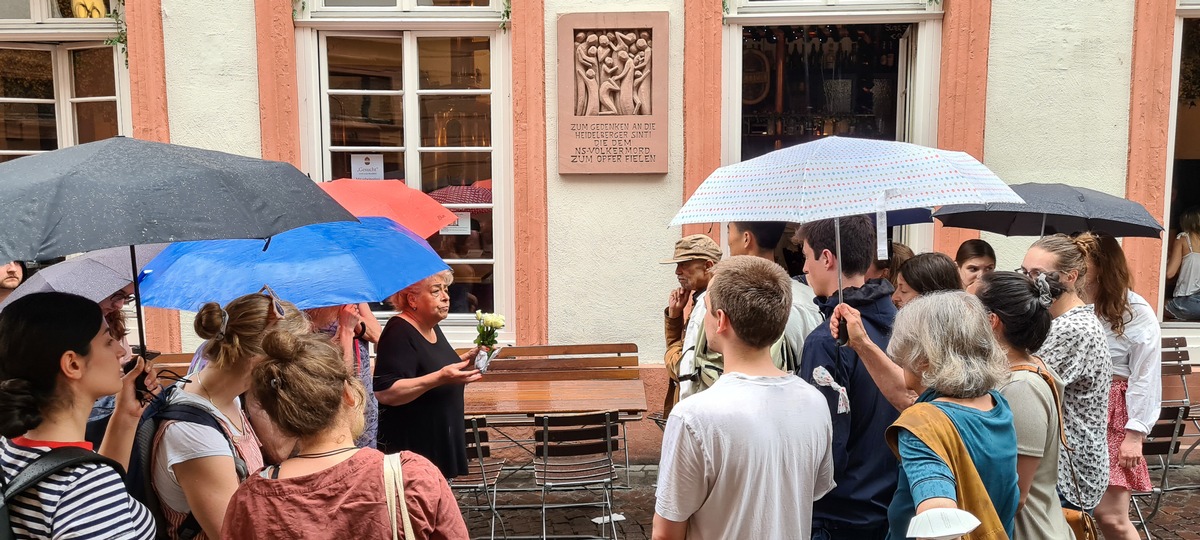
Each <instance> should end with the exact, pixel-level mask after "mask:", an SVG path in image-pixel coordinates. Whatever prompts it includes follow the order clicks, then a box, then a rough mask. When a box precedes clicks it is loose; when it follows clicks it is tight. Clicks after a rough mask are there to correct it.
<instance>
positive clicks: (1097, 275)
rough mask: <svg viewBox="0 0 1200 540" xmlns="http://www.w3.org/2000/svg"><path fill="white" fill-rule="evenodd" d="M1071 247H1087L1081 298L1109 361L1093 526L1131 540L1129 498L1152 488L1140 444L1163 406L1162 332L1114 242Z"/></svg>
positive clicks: (1100, 236) (1088, 238)
mask: <svg viewBox="0 0 1200 540" xmlns="http://www.w3.org/2000/svg"><path fill="white" fill-rule="evenodd" d="M1075 241H1076V242H1084V243H1086V244H1087V245H1088V246H1089V248H1088V272H1087V279H1086V280H1085V292H1086V297H1087V299H1088V300H1089V301H1091V303H1092V304H1093V305H1094V306H1095V312H1096V316H1097V317H1099V318H1100V322H1101V323H1102V324H1103V325H1104V328H1105V330H1107V338H1108V352H1109V356H1110V358H1111V359H1112V389H1111V390H1110V391H1109V395H1108V463H1109V470H1108V490H1107V491H1105V492H1104V497H1103V498H1102V499H1100V504H1099V506H1097V507H1096V521H1097V524H1098V525H1099V526H1100V531H1101V532H1102V533H1104V537H1105V538H1107V539H1109V540H1120V539H1136V538H1139V536H1138V533H1137V529H1135V528H1134V526H1133V522H1131V521H1130V520H1129V497H1130V494H1131V493H1132V492H1133V491H1150V489H1151V488H1152V487H1154V486H1153V484H1151V482H1150V471H1149V470H1148V469H1147V467H1146V460H1145V459H1144V458H1143V457H1142V440H1143V439H1144V438H1145V437H1146V435H1147V434H1148V433H1150V428H1151V427H1152V426H1154V423H1155V422H1156V421H1157V420H1158V414H1159V407H1160V406H1161V404H1162V373H1161V370H1160V367H1159V365H1160V363H1161V359H1160V358H1161V350H1162V331H1161V330H1160V329H1159V326H1158V316H1157V315H1156V314H1155V313H1154V310H1153V309H1152V308H1151V307H1150V303H1149V302H1146V299H1144V298H1142V297H1141V296H1139V295H1138V294H1137V293H1135V292H1133V291H1132V290H1131V289H1130V287H1132V285H1133V278H1132V276H1131V275H1130V273H1129V265H1128V263H1127V262H1126V261H1125V252H1124V251H1123V250H1122V249H1121V244H1120V243H1119V242H1117V239H1116V238H1113V237H1112V236H1111V235H1108V234H1104V233H1082V234H1080V235H1077V236H1076V237H1075Z"/></svg>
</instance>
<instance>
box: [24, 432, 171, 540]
mask: <svg viewBox="0 0 1200 540" xmlns="http://www.w3.org/2000/svg"><path fill="white" fill-rule="evenodd" d="M58 446H82V447H84V448H88V449H89V450H90V449H91V448H90V446H91V445H89V444H87V443H80V444H71V443H51V442H41V441H31V440H29V439H25V438H24V437H17V438H15V439H13V440H8V439H5V438H2V437H0V472H2V473H3V480H4V483H5V485H7V484H8V483H9V482H12V480H13V478H15V477H16V475H17V473H18V472H20V471H21V470H23V469H25V468H26V467H28V466H29V465H30V464H31V463H33V461H34V460H36V459H37V458H38V457H40V456H42V455H43V454H45V453H47V452H49V451H50V449H51V448H53V447H58ZM8 512H9V519H10V520H11V522H12V528H13V532H14V533H15V536H16V538H17V539H26V538H29V539H33V538H38V539H42V538H50V539H55V540H57V539H60V538H61V539H67V538H71V539H90V538H96V539H100V538H105V539H108V538H115V539H122V540H143V539H144V540H152V539H153V538H154V519H153V517H151V515H150V512H149V511H148V510H146V507H144V506H142V504H141V503H139V502H138V501H136V500H134V499H133V497H130V496H129V493H128V492H127V491H126V490H125V484H124V482H122V481H121V477H120V475H118V474H117V472H116V471H114V470H112V468H110V467H108V466H107V465H101V464H99V463H84V464H82V465H77V466H74V467H68V468H67V469H64V470H62V471H59V472H57V473H55V474H52V475H50V476H49V477H47V478H46V479H45V480H42V481H41V482H39V483H38V484H35V485H34V486H33V487H32V488H30V489H28V490H26V491H24V492H23V493H21V494H20V495H17V496H16V497H14V498H13V499H12V501H10V503H9V506H8Z"/></svg>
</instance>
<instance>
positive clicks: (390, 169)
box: [330, 152, 404, 180]
mask: <svg viewBox="0 0 1200 540" xmlns="http://www.w3.org/2000/svg"><path fill="white" fill-rule="evenodd" d="M380 154H382V155H383V177H384V178H389V179H396V180H402V179H404V153H403V152H330V162H331V165H332V172H333V178H331V180H337V179H338V178H354V176H353V174H354V170H353V163H354V158H353V156H356V155H359V156H363V158H362V159H372V160H373V159H378V158H377V156H378V155H380ZM364 164H366V165H369V163H367V162H364Z"/></svg>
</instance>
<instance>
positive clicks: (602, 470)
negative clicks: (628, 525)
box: [533, 411, 620, 539]
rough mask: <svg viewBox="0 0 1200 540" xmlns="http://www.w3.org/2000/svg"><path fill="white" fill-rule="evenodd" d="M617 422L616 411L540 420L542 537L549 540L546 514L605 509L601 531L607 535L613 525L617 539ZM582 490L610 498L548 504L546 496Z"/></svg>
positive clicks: (536, 470) (537, 472)
mask: <svg viewBox="0 0 1200 540" xmlns="http://www.w3.org/2000/svg"><path fill="white" fill-rule="evenodd" d="M617 417H618V413H617V412H615V411H605V412H595V413H585V414H570V415H538V416H535V417H534V421H535V423H536V425H537V428H536V429H537V430H536V432H535V433H534V440H535V444H536V447H535V459H534V465H533V476H534V483H535V484H536V485H537V486H538V487H540V488H542V538H545V537H546V510H547V509H552V508H572V507H596V508H601V509H603V511H604V514H603V516H602V521H601V523H600V525H601V532H602V533H603V532H605V531H604V529H605V525H607V526H608V527H607V528H608V529H609V530H610V531H611V532H612V536H611V538H614V539H615V538H616V537H617V525H616V522H615V521H613V506H612V492H613V483H614V482H615V481H616V479H617V470H616V465H615V463H614V462H613V452H616V451H617V450H619V448H620V438H619V425H618V423H617ZM581 489H586V490H587V491H588V492H592V490H593V489H599V490H601V491H602V492H603V495H604V498H603V500H598V501H595V502H580V503H564V504H547V503H546V496H547V494H549V493H550V492H552V491H565V490H581ZM605 522H607V523H605ZM592 538H609V536H607V535H606V536H597V537H592Z"/></svg>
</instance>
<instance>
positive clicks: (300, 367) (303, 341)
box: [250, 330, 366, 437]
mask: <svg viewBox="0 0 1200 540" xmlns="http://www.w3.org/2000/svg"><path fill="white" fill-rule="evenodd" d="M262 344H263V350H264V351H265V352H266V359H265V360H263V361H262V362H261V363H259V364H258V365H257V366H255V368H254V374H253V377H252V380H251V383H250V392H251V393H252V395H253V396H254V397H255V399H256V400H257V401H258V403H259V404H260V405H261V406H262V408H263V410H264V411H266V413H267V416H270V417H271V419H272V420H274V421H275V424H276V425H278V426H279V429H280V430H281V431H283V433H284V434H286V435H290V436H293V437H310V436H313V435H317V434H319V433H323V432H325V431H327V430H329V428H331V427H333V426H334V424H335V423H336V422H337V420H338V418H340V414H339V413H340V412H341V410H342V407H343V405H344V403H343V401H342V393H343V390H344V389H345V388H346V385H349V386H350V388H351V389H352V390H353V392H354V393H355V395H356V397H357V398H358V403H360V404H361V403H363V400H365V399H366V389H365V388H363V385H362V383H361V382H360V381H359V380H358V379H356V378H355V377H354V374H353V373H351V372H350V368H349V367H347V366H346V363H345V362H344V361H342V351H341V350H340V349H339V348H338V347H337V346H336V345H334V343H333V341H331V340H330V339H329V338H328V337H326V336H324V335H322V334H305V335H297V334H293V333H290V332H282V331H278V330H275V331H272V332H269V333H267V335H266V337H264V338H263V343H262Z"/></svg>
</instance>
